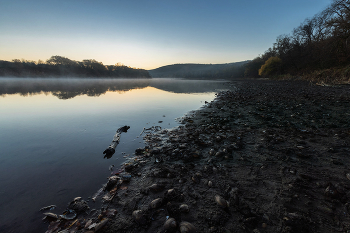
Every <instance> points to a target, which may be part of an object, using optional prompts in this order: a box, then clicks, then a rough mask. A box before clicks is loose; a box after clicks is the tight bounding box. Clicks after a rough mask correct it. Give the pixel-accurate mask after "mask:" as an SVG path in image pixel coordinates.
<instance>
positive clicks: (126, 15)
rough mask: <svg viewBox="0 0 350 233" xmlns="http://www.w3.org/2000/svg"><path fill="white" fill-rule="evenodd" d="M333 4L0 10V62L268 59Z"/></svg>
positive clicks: (40, 0)
mask: <svg viewBox="0 0 350 233" xmlns="http://www.w3.org/2000/svg"><path fill="white" fill-rule="evenodd" d="M330 3H331V0H296V1H281V0H270V1H259V0H250V1H243V0H231V1H198V0H193V1H184V0H177V1H164V0H163V1H158V0H157V1H140V0H130V1H118V0H116V1H93V0H84V1H83V0H76V1H66V0H63V1H47V0H45V1H44V0H33V1H24V0H23V1H19V0H2V1H1V2H0V31H1V34H0V60H12V59H22V58H23V59H26V60H34V61H37V60H39V59H41V60H43V61H45V60H47V59H49V58H50V57H51V56H52V55H60V56H64V57H68V58H70V59H72V60H77V61H81V60H83V59H96V60H97V61H101V62H103V63H104V64H105V65H112V64H116V63H118V62H120V63H123V64H125V65H127V66H131V67H137V68H144V69H152V68H157V67H159V66H163V65H169V64H174V63H213V64H214V63H229V62H237V61H243V60H250V59H253V58H254V57H256V56H258V55H259V54H261V53H263V52H264V51H266V50H267V49H268V48H269V47H271V46H272V44H273V43H274V42H275V40H276V38H277V36H279V35H281V34H288V33H290V32H291V31H292V29H293V28H295V27H297V26H299V25H300V23H302V22H303V21H304V20H305V19H306V18H307V17H312V16H313V15H314V14H316V13H318V12H320V11H321V10H323V9H324V8H325V7H326V6H327V5H329V4H330Z"/></svg>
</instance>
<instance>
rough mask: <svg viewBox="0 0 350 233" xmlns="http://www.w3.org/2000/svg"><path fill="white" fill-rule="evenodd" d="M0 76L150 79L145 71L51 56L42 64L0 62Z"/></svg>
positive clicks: (41, 62)
mask: <svg viewBox="0 0 350 233" xmlns="http://www.w3.org/2000/svg"><path fill="white" fill-rule="evenodd" d="M0 76H7V77H111V78H115V77H129V78H150V75H149V73H148V71H147V70H144V69H136V68H131V67H129V66H125V65H121V64H116V65H104V64H103V63H102V62H98V61H96V60H93V59H89V60H83V61H74V60H71V59H69V58H66V57H62V56H52V57H51V58H50V59H48V60H46V62H43V61H41V60H39V61H38V62H35V61H27V60H23V59H22V60H19V59H14V60H12V61H11V62H10V61H1V60H0Z"/></svg>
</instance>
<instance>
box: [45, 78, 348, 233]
mask: <svg viewBox="0 0 350 233" xmlns="http://www.w3.org/2000/svg"><path fill="white" fill-rule="evenodd" d="M233 84H234V85H235V86H236V87H237V90H236V91H233V92H222V93H219V94H218V95H217V97H216V99H215V100H214V101H213V102H211V103H208V104H206V106H205V107H204V108H202V109H201V110H198V111H195V112H191V113H189V114H188V115H187V116H186V117H184V118H183V119H182V122H183V125H182V126H180V127H177V128H175V129H173V130H160V131H158V132H156V133H152V132H150V131H149V132H150V133H149V134H148V135H146V137H145V140H147V142H148V146H147V147H146V148H142V149H138V150H136V151H135V154H136V155H135V158H134V159H133V162H130V163H128V164H126V165H125V166H124V167H123V168H122V170H120V171H115V172H112V173H114V174H116V176H111V178H110V179H109V181H108V183H107V185H106V187H105V191H104V192H101V195H100V196H96V198H102V199H103V200H104V204H103V205H102V207H101V209H99V210H93V211H91V210H87V207H86V205H85V201H84V200H76V201H73V202H72V203H71V205H70V209H74V210H75V212H76V213H77V214H78V219H74V220H59V221H52V222H51V224H50V227H49V230H48V231H47V232H58V231H59V230H62V229H68V230H67V231H68V232H102V233H103V232H145V233H146V232H180V224H181V227H182V228H183V227H189V228H191V227H194V228H195V229H196V231H197V232H332V231H333V232H334V231H337V232H346V231H347V230H350V224H349V222H350V221H349V220H350V215H349V214H350V207H349V203H348V200H349V197H350V180H349V179H350V169H349V164H350V158H349V156H348V155H349V152H350V121H349V119H350V88H349V86H318V85H310V84H309V83H306V82H300V81H271V80H243V81H237V82H234V83H233ZM348 207H349V211H348ZM87 213H88V214H87ZM167 219H170V220H169V221H168V222H167V224H165V223H166V220H167ZM174 221H175V222H176V224H175V223H174ZM164 224H165V225H164ZM181 232H185V231H181ZM187 232H195V231H193V230H190V231H187Z"/></svg>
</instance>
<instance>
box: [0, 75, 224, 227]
mask: <svg viewBox="0 0 350 233" xmlns="http://www.w3.org/2000/svg"><path fill="white" fill-rule="evenodd" d="M224 84H225V82H219V81H198V80H196V81H190V80H174V79H36V78H35V79H32V78H30V79H23V78H11V79H6V78H1V79H0V109H1V114H0V132H1V134H0V147H1V152H0V187H1V189H0V209H1V211H0V219H1V221H0V232H45V229H46V228H47V226H48V224H44V223H43V222H42V221H41V219H42V217H43V215H42V212H39V209H40V208H42V207H44V206H48V205H57V209H55V210H53V211H52V212H54V213H57V214H61V213H62V212H63V211H64V210H65V208H66V206H67V204H68V202H70V201H71V200H72V199H73V198H74V197H77V196H82V197H83V198H84V199H88V197H91V196H92V195H93V194H94V193H95V192H96V191H97V190H98V189H99V188H101V187H102V184H103V183H105V182H106V177H108V176H109V170H108V167H109V166H110V165H112V164H113V165H115V166H116V167H118V166H120V164H121V163H123V162H124V161H125V160H126V159H127V158H128V157H131V156H132V154H133V152H134V151H135V149H137V148H139V147H143V146H144V143H143V139H142V136H141V137H139V135H140V133H141V131H142V129H143V128H144V127H151V126H156V125H158V126H161V127H162V128H172V127H175V126H177V125H178V123H177V122H176V121H175V118H178V117H181V116H182V115H184V114H185V113H187V112H189V111H191V110H194V109H198V108H200V107H201V106H202V105H203V104H204V101H211V100H212V99H213V98H214V94H215V92H216V91H218V90H222V89H227V85H224ZM124 125H129V126H130V127H131V128H130V130H129V131H128V132H127V133H123V134H122V135H121V143H120V144H119V145H118V146H117V148H116V153H115V154H114V155H113V156H112V158H110V159H104V158H103V157H104V156H103V154H102V152H103V151H104V150H105V149H106V148H107V147H108V145H109V144H110V143H111V141H112V138H113V135H114V134H115V131H116V130H117V129H118V128H119V127H121V126H124ZM127 155H130V156H127ZM124 157H126V158H124ZM98 204H99V203H97V204H95V205H98ZM89 205H90V207H91V208H94V204H93V203H92V202H90V203H89Z"/></svg>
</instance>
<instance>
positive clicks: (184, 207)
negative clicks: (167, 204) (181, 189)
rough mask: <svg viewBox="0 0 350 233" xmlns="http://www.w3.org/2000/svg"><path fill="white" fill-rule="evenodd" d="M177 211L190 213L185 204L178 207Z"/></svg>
mask: <svg viewBox="0 0 350 233" xmlns="http://www.w3.org/2000/svg"><path fill="white" fill-rule="evenodd" d="M179 209H180V211H181V212H182V213H188V212H190V208H189V207H188V205H186V204H182V205H180V207H179Z"/></svg>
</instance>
